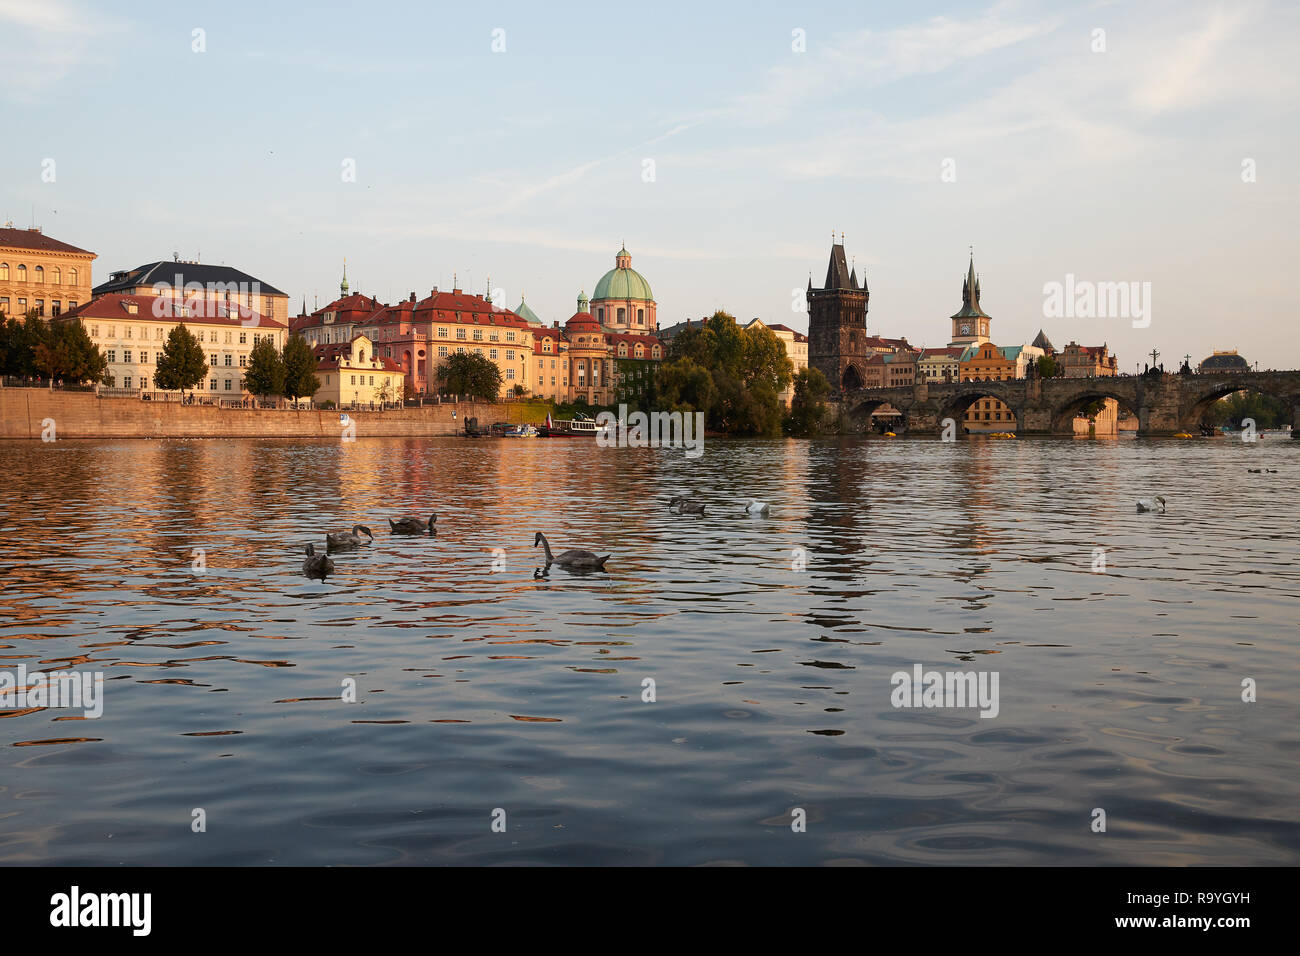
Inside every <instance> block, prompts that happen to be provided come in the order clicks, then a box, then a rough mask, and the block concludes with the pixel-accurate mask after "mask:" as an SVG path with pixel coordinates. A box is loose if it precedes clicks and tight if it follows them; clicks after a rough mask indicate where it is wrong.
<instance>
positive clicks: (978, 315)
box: [948, 255, 993, 348]
mask: <svg viewBox="0 0 1300 956" xmlns="http://www.w3.org/2000/svg"><path fill="white" fill-rule="evenodd" d="M992 318H993V317H992V316H991V315H989V314H988V313H987V312H985V311H984V310H983V309H982V308H980V280H979V279H978V278H977V277H976V275H975V257H974V256H973V255H972V256H971V260H970V268H969V269H968V270H967V272H966V281H964V282H963V283H962V285H961V308H960V309H958V310H957V314H956V315H954V316H953V317H952V341H951V342H949V343H948V345H949V347H950V348H962V347H965V346H967V345H980V344H982V343H984V342H987V341H988V340H989V322H990V321H992Z"/></svg>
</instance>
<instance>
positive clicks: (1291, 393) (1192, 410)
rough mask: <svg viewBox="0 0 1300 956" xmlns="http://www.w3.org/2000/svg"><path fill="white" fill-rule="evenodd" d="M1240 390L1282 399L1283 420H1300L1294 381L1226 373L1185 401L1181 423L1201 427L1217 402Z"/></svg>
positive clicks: (1299, 396)
mask: <svg viewBox="0 0 1300 956" xmlns="http://www.w3.org/2000/svg"><path fill="white" fill-rule="evenodd" d="M1198 384H1199V383H1198ZM1237 392H1253V393H1255V394H1257V395H1264V396H1266V397H1268V398H1272V399H1275V400H1277V401H1278V402H1281V403H1282V405H1283V408H1284V413H1283V418H1284V421H1283V422H1282V423H1281V424H1289V425H1294V424H1298V423H1300V418H1297V415H1298V414H1300V391H1297V389H1296V386H1295V385H1294V384H1293V383H1290V384H1289V387H1288V383H1286V382H1283V381H1281V380H1279V381H1276V382H1275V381H1272V380H1271V379H1267V378H1264V377H1263V376H1258V377H1257V376H1251V377H1250V378H1245V377H1242V378H1234V377H1229V376H1224V377H1221V378H1216V379H1214V380H1213V381H1207V382H1205V383H1204V386H1203V387H1200V388H1197V389H1196V391H1195V393H1194V395H1193V397H1191V398H1189V399H1188V400H1187V401H1186V402H1184V404H1183V407H1182V409H1181V410H1180V412H1179V425H1180V426H1181V427H1182V428H1183V430H1185V431H1191V430H1194V429H1196V428H1198V427H1200V425H1201V424H1202V421H1203V420H1204V419H1205V417H1206V415H1207V414H1208V413H1209V412H1210V411H1211V409H1213V408H1214V406H1215V404H1216V403H1217V402H1219V401H1220V400H1221V399H1224V398H1227V397H1228V396H1230V395H1233V394H1235V393H1237ZM1261 427H1263V426H1262V425H1261Z"/></svg>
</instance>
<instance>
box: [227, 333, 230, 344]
mask: <svg viewBox="0 0 1300 956" xmlns="http://www.w3.org/2000/svg"><path fill="white" fill-rule="evenodd" d="M226 344H227V345H229V344H230V333H229V332H227V333H226Z"/></svg>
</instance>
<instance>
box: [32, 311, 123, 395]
mask: <svg viewBox="0 0 1300 956" xmlns="http://www.w3.org/2000/svg"><path fill="white" fill-rule="evenodd" d="M36 321H37V322H41V320H40V319H37V320H36ZM41 324H42V325H43V326H44V329H43V330H41V331H40V332H38V333H34V334H37V335H39V337H40V341H39V342H38V343H37V345H36V348H35V350H34V355H33V358H34V362H35V365H36V367H37V368H38V369H39V370H40V371H41V372H42V374H44V375H45V376H47V377H48V378H49V380H50V383H51V385H53V382H54V380H55V379H56V378H57V379H61V380H62V381H64V382H68V383H69V384H74V385H79V384H81V383H82V382H101V381H103V380H104V377H105V372H107V370H108V359H106V358H105V357H104V355H103V354H102V353H101V352H100V351H99V349H98V348H97V347H96V346H95V343H94V342H92V341H91V340H90V336H89V335H88V334H87V332H86V327H85V326H84V325H82V324H81V322H80V321H78V320H76V319H72V320H68V321H62V322H50V323H44V322H41Z"/></svg>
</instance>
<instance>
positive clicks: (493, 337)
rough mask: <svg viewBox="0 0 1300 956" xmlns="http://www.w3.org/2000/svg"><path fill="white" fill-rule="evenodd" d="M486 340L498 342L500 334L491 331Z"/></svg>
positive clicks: (494, 330)
mask: <svg viewBox="0 0 1300 956" xmlns="http://www.w3.org/2000/svg"><path fill="white" fill-rule="evenodd" d="M488 338H489V339H490V340H491V341H493V342H499V341H501V333H500V332H498V331H497V330H496V329H493V330H492V332H491V334H490V335H489V336H488Z"/></svg>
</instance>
